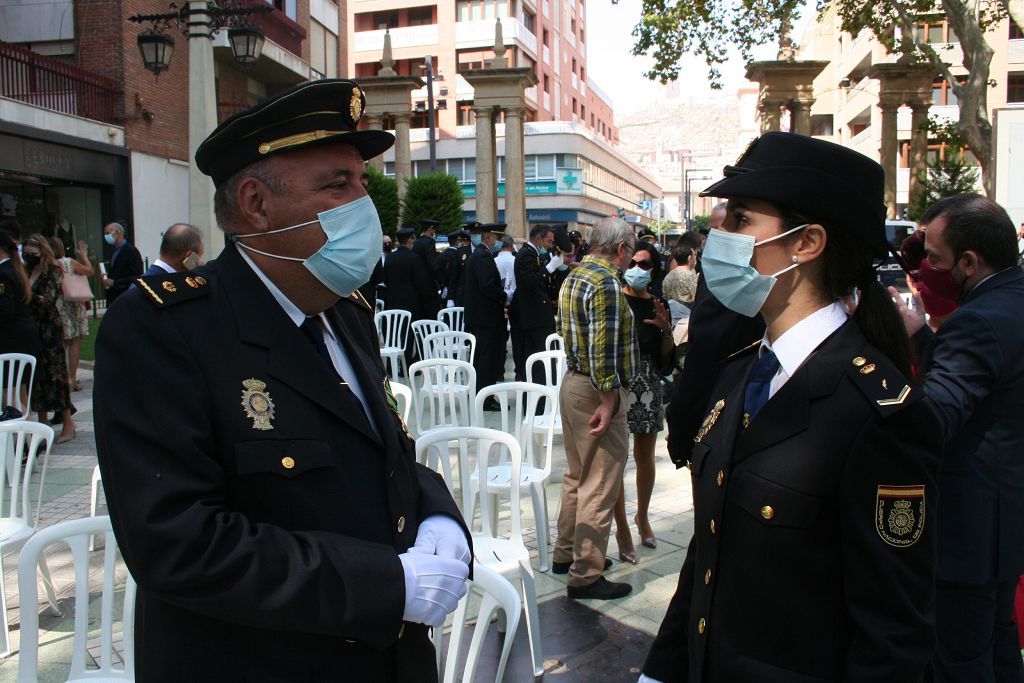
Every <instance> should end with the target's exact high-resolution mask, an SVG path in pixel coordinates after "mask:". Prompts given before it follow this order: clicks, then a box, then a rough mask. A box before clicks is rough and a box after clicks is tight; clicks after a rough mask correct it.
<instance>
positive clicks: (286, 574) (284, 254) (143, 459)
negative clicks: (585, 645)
mask: <svg viewBox="0 0 1024 683" xmlns="http://www.w3.org/2000/svg"><path fill="white" fill-rule="evenodd" d="M364 104H365V101H364V98H363V94H362V92H361V90H360V89H359V87H358V86H357V85H356V83H354V82H352V81H347V80H339V79H322V80H318V81H312V82H308V83H303V84H301V85H298V86H296V87H294V88H291V89H288V90H285V91H283V92H281V93H279V94H277V95H275V96H274V97H272V98H270V99H267V100H264V101H263V102H262V103H260V104H258V105H256V106H255V107H253V108H251V109H248V110H246V111H243V112H240V113H238V114H236V115H235V116H232V117H231V118H229V119H227V120H226V121H225V122H224V123H222V124H221V125H220V126H218V127H217V129H216V130H214V131H213V132H212V133H211V134H210V136H209V137H208V138H207V139H206V140H205V142H203V143H202V144H201V145H200V146H199V149H198V150H197V151H196V159H195V161H196V165H197V167H198V168H199V169H200V170H201V171H202V172H203V173H205V174H207V175H209V176H211V178H212V179H213V183H214V185H215V186H216V188H217V189H216V195H215V199H214V205H215V211H216V214H217V220H218V223H219V224H220V227H221V228H222V229H223V230H224V232H225V233H226V235H227V237H228V241H227V245H226V246H225V247H224V250H223V251H222V252H221V254H220V256H219V257H218V258H217V259H216V260H214V261H212V262H210V263H208V264H207V265H206V266H204V267H201V268H198V269H196V270H194V271H191V272H182V273H167V274H163V275H155V276H151V277H145V278H139V279H138V280H137V282H138V284H139V286H138V287H133V288H132V289H130V290H129V291H128V292H126V293H125V294H123V295H122V296H121V298H120V300H119V301H118V304H117V305H116V306H113V307H111V308H110V309H109V311H108V313H107V315H106V316H105V317H104V320H103V325H102V326H101V327H100V332H99V338H98V340H97V344H96V355H97V363H96V391H95V396H94V399H95V410H96V427H97V429H96V444H97V450H98V455H99V464H100V470H101V472H102V474H103V484H104V488H105V490H106V495H107V503H108V505H109V509H110V516H111V520H112V522H113V525H114V532H115V534H116V537H117V542H118V546H119V547H120V549H121V552H122V554H123V556H124V560H125V563H126V564H127V566H128V570H129V571H130V572H131V574H132V576H133V577H134V578H135V580H136V581H137V582H138V586H139V591H138V598H137V604H136V611H135V614H136V617H135V619H136V622H135V638H136V647H135V668H136V676H137V679H138V680H140V681H157V682H161V681H168V682H170V681H240V680H245V681H266V682H269V681H275V682H285V681H288V682H290V681H328V680H338V679H339V677H342V678H345V679H346V680H353V681H356V680H358V681H375V682H387V683H405V682H407V681H413V682H429V683H433V682H435V681H436V680H437V669H436V665H435V663H434V661H435V660H434V649H433V647H432V645H431V641H430V638H429V635H428V626H434V627H439V626H441V625H442V624H443V623H444V619H445V616H446V613H448V612H451V611H452V610H454V608H455V607H456V604H457V602H456V601H457V600H458V596H459V595H460V594H463V593H465V588H464V586H465V579H466V577H467V574H468V571H469V563H470V562H471V557H470V551H469V546H468V541H469V535H468V532H467V530H466V528H465V525H464V523H463V522H462V519H461V516H460V514H459V511H458V507H457V506H456V504H455V501H454V500H452V497H451V494H450V493H449V491H448V488H447V486H446V485H445V483H444V481H443V480H442V479H441V478H440V477H439V476H437V475H436V474H435V473H434V472H431V471H429V470H427V469H426V468H424V467H421V466H419V465H417V464H416V462H415V448H414V444H413V442H412V440H411V439H410V438H409V436H408V433H407V431H406V429H405V424H404V422H403V421H402V419H401V417H400V415H399V414H398V412H397V410H396V409H395V407H394V406H395V405H396V402H395V401H394V399H393V397H392V396H391V393H390V386H389V384H388V380H387V375H386V374H385V373H384V369H383V367H382V364H381V361H380V357H379V355H378V347H377V339H376V333H375V331H374V326H373V317H372V314H373V311H372V309H371V308H370V306H369V305H368V304H367V303H366V302H365V301H364V300H363V299H362V297H359V296H358V295H355V296H353V293H354V292H355V291H356V287H358V286H359V285H360V284H362V283H363V282H365V281H366V280H367V279H368V278H369V276H370V272H371V270H372V269H373V267H374V264H375V263H376V261H377V259H378V258H379V257H380V247H381V236H382V235H381V227H380V219H379V218H378V216H377V213H376V210H375V209H374V207H373V203H372V201H371V200H370V198H369V197H368V196H367V194H366V184H367V180H368V177H367V175H366V170H365V163H364V162H365V160H367V159H370V158H373V157H375V156H377V155H379V154H382V153H383V152H384V151H385V150H387V149H388V148H389V147H391V145H392V144H393V143H394V138H393V136H392V135H391V134H390V133H386V132H384V131H380V130H358V129H357V125H358V121H359V118H360V116H361V114H362V112H363V108H364ZM325 131H327V134H326V135H325ZM142 375H145V377H146V379H147V381H145V382H141V381H135V382H125V381H123V380H124V378H125V377H140V376H142ZM153 386H158V387H160V390H159V391H154V390H153ZM425 577H426V578H425Z"/></svg>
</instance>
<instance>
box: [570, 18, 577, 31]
mask: <svg viewBox="0 0 1024 683" xmlns="http://www.w3.org/2000/svg"><path fill="white" fill-rule="evenodd" d="M569 33H572V34H573V35H575V34H576V17H570V18H569Z"/></svg>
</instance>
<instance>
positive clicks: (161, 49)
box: [138, 29, 174, 76]
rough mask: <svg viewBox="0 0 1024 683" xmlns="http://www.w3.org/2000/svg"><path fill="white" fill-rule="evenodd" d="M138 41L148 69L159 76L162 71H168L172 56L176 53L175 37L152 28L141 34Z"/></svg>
mask: <svg viewBox="0 0 1024 683" xmlns="http://www.w3.org/2000/svg"><path fill="white" fill-rule="evenodd" d="M138 43H139V53H140V54H141V55H142V64H143V66H145V67H146V69H147V70H149V71H152V72H153V73H155V74H156V75H157V76H159V75H160V72H161V71H166V70H167V68H168V67H169V66H170V65H171V57H172V56H173V55H174V38H171V37H170V36H169V35H167V34H166V33H161V32H159V31H155V30H153V29H150V30H148V31H145V32H143V33H141V34H139V39H138Z"/></svg>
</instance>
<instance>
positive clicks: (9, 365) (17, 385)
mask: <svg viewBox="0 0 1024 683" xmlns="http://www.w3.org/2000/svg"><path fill="white" fill-rule="evenodd" d="M26 374H27V375H28V378H27V379H28V392H27V394H26V396H25V401H24V402H22V400H21V398H22V396H21V385H22V384H24V383H25V380H26V377H25V375H26ZM35 375H36V359H35V356H30V355H28V354H27V353H0V410H3V409H4V408H5V407H7V406H13V407H14V408H17V409H18V410H20V411H21V414H22V415H24V416H25V417H26V418H27V417H28V411H29V408H30V406H31V405H32V382H33V379H34V378H35Z"/></svg>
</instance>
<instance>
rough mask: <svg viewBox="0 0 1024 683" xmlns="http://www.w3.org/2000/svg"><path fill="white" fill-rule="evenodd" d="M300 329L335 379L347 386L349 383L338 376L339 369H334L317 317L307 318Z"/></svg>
mask: <svg viewBox="0 0 1024 683" xmlns="http://www.w3.org/2000/svg"><path fill="white" fill-rule="evenodd" d="M299 329H300V330H302V333H303V334H304V335H306V338H307V339H309V343H310V344H312V345H313V348H315V349H316V352H317V353H318V354H319V355H320V360H322V361H323V362H324V363H325V364H326V365H327V367H328V368H330V370H331V373H333V375H334V377H335V378H336V379H337V380H338V381H339V382H341V383H342V384H347V382H345V381H344V380H343V379H342V378H341V375H339V374H338V369H337V368H336V367H334V361H332V360H331V354H330V352H329V351H328V350H327V344H326V343H325V342H324V331H323V329H322V328H321V327H320V319H319V318H315V317H314V318H306V319H305V320H304V321H303V323H302V324H301V325H299Z"/></svg>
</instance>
